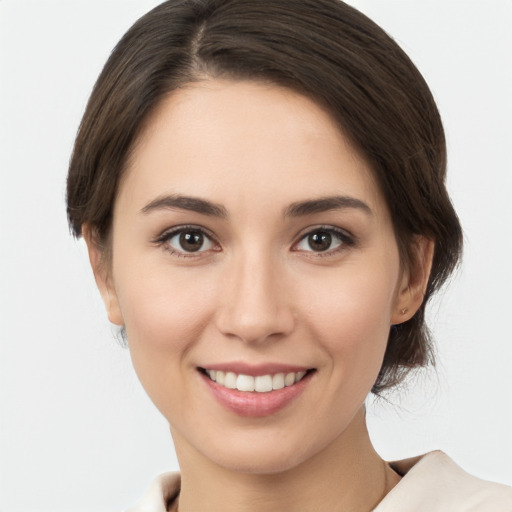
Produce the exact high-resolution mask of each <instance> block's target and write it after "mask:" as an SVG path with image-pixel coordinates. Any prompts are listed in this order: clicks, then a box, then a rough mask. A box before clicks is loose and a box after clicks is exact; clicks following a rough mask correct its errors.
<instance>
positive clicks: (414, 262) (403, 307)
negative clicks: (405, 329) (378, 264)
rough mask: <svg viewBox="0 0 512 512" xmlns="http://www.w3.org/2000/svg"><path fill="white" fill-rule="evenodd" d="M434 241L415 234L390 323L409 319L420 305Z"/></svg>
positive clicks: (427, 278) (430, 263) (399, 322)
mask: <svg viewBox="0 0 512 512" xmlns="http://www.w3.org/2000/svg"><path fill="white" fill-rule="evenodd" d="M433 258H434V242H433V241H432V240H429V239H428V238H426V237H424V236H417V237H415V239H414V242H413V246H412V248H411V257H410V261H409V264H408V266H407V269H406V270H405V271H404V272H403V275H402V279H401V282H400V286H399V289H398V295H397V300H396V304H395V308H394V312H393V316H392V318H391V323H392V324H401V323H404V322H406V321H407V320H409V319H411V318H412V317H413V316H414V315H415V313H416V311H418V309H419V308H420V307H421V305H422V303H423V298H424V297H425V292H426V290H427V285H428V280H429V277H430V270H431V268H432V260H433Z"/></svg>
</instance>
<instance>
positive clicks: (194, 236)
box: [157, 227, 216, 255]
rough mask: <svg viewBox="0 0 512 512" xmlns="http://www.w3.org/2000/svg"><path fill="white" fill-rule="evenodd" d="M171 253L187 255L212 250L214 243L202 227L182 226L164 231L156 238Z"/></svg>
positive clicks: (214, 246)
mask: <svg viewBox="0 0 512 512" xmlns="http://www.w3.org/2000/svg"><path fill="white" fill-rule="evenodd" d="M157 241H158V242H159V243H161V244H164V245H166V247H167V249H169V250H170V251H171V252H172V253H176V254H178V255H179V254H181V255H188V254H190V253H201V252H205V251H210V250H214V249H215V248H216V244H215V243H214V242H213V240H212V239H211V237H210V236H208V235H207V234H206V233H205V232H204V231H203V230H202V229H199V228H194V227H182V228H180V229H175V230H172V231H168V232H166V233H164V234H163V235H162V236H161V237H160V238H159V239H158V240H157Z"/></svg>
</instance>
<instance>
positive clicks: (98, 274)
mask: <svg viewBox="0 0 512 512" xmlns="http://www.w3.org/2000/svg"><path fill="white" fill-rule="evenodd" d="M82 236H83V238H84V240H85V243H86V245H87V251H88V253H89V262H90V264H91V268H92V271H93V274H94V279H95V280H96V285H97V287H98V290H99V291H100V294H101V298H102V299H103V303H104V304H105V309H106V310H107V315H108V319H109V320H110V322H112V323H113V324H116V325H120V326H122V325H124V321H123V316H122V314H121V309H120V307H119V301H118V298H117V293H116V290H115V287H114V283H113V280H112V273H111V269H110V263H109V262H108V261H107V258H106V255H105V249H104V248H103V247H102V246H101V244H100V242H99V240H98V236H97V234H96V233H95V230H94V228H92V227H91V226H89V225H84V226H83V227H82Z"/></svg>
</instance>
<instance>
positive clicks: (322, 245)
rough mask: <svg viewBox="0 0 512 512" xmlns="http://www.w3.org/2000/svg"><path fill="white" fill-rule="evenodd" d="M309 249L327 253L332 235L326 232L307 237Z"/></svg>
mask: <svg viewBox="0 0 512 512" xmlns="http://www.w3.org/2000/svg"><path fill="white" fill-rule="evenodd" d="M307 240H308V245H309V247H310V248H311V249H312V250H313V251H316V252H320V251H327V250H328V249H330V248H331V244H332V235H331V234H330V233H328V232H327V231H317V232H316V233H312V234H310V235H309V236H308V237H307Z"/></svg>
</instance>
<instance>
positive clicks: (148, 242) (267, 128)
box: [84, 79, 433, 512]
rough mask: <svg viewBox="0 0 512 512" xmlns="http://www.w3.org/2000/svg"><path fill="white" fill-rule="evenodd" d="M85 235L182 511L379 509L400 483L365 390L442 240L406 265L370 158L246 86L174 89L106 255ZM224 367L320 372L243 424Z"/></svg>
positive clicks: (143, 149)
mask: <svg viewBox="0 0 512 512" xmlns="http://www.w3.org/2000/svg"><path fill="white" fill-rule="evenodd" d="M183 197H186V198H187V199H185V200H184V199H183ZM333 197H335V198H336V199H335V200H334V201H333V200H330V203H328V202H326V201H323V202H322V201H320V202H319V201H318V200H319V199H325V198H333ZM340 197H341V199H340ZM197 199H200V200H202V202H201V201H197ZM312 201H313V202H314V201H316V203H312ZM304 205H306V206H307V205H309V208H308V207H305V206H304ZM311 205H313V206H314V208H312V207H311ZM84 237H85V239H86V242H87V244H88V248H89V254H90V259H91V264H92V267H93V270H94V273H95V277H96V280H97V283H98V287H99V289H100V291H101V294H102V297H103V299H104V302H105V305H106V309H107V312H108V316H109V319H110V321H111V322H113V323H115V324H117V325H122V326H125V328H126V333H127V337H128V343H129V348H130V353H131V357H132V361H133V365H134V368H135V370H136V372H137V374H138V376H139V378H140V380H141V382H142V384H143V386H144V388H145V389H146V391H147V393H148V395H149V396H150V398H151V399H152V400H153V402H154V403H155V405H156V406H157V407H158V409H159V410H160V411H161V412H162V414H163V415H164V416H165V417H166V418H167V420H168V421H169V424H170V429H171V433H172V436H173V439H174V443H175V446H176V453H177V456H178V460H179V463H180V468H181V474H182V488H181V493H180V497H179V510H180V512H189V511H197V510H208V511H221V510H222V511H223V512H226V511H230V510H233V511H237V512H240V511H252V510H258V511H261V510H287V511H292V512H293V511H297V512H299V511H300V512H307V511H313V510H330V511H336V510H340V511H341V510H351V511H369V510H371V509H372V508H373V507H375V506H376V505H377V503H378V502H379V501H380V500H381V499H382V498H383V497H384V496H385V495H386V494H387V493H388V492H389V491H390V490H391V489H392V488H393V487H394V486H395V485H396V484H397V483H398V481H399V476H398V475H397V474H396V473H394V472H393V470H392V469H391V468H390V467H389V466H388V465H387V464H385V463H384V461H383V460H382V459H381V458H380V457H379V456H378V454H377V453H376V452H375V451H374V449H373V447H372V444H371V441H370V439H369V436H368V432H367V429H366V423H365V409H364V401H365V398H366V397H367V395H368V393H369V392H370V389H371V387H372V385H373V383H374V382H375V380H376V378H377V374H378V372H379V369H380V367H381V364H382V360H383V356H384V352H385V348H386V343H387V339H388V333H389V329H390V326H391V325H392V324H397V323H401V322H404V321H406V320H407V319H408V318H410V317H411V316H412V315H413V314H414V313H415V311H416V310H417V308H418V307H419V306H420V305H421V303H422V300H423V296H424V292H425V287H426V283H427V280H428V275H429V271H430V264H431V260H432V252H433V244H432V242H430V241H428V240H426V239H423V238H417V239H416V241H415V247H414V251H413V252H414V254H415V255H416V257H415V258H413V261H412V262H411V263H410V264H409V265H408V266H407V267H405V266H404V265H403V264H402V263H401V261H400V257H399V252H398V248H397V243H396V239H395V235H394V230H393V225H392V222H391V218H390V214H389V210H388V208H387V205H386V204H385V201H384V198H383V196H382V194H381V192H380V190H379V188H378V186H377V184H376V182H375V180H374V178H373V175H372V172H371V169H370V167H369V165H368V164H367V163H366V162H365V160H364V158H362V157H361V156H360V155H359V154H358V152H357V151H355V149H354V148H353V147H352V146H351V144H350V143H349V142H348V140H347V138H346V137H345V136H344V135H343V133H342V132H341V131H340V129H339V128H338V126H337V125H336V123H335V122H334V121H333V119H332V118H331V117H330V116H329V115H328V114H327V113H326V112H325V111H324V110H323V109H322V108H321V107H320V106H318V105H317V104H316V103H314V102H313V101H311V100H310V99H308V98H306V97H304V96H302V95H300V94H298V93H296V92H294V91H291V90H289V89H286V88H281V87H278V86H275V85H271V84H264V83H255V82H248V81H225V80H217V79H205V80H202V81H199V82H195V83H193V84H190V85H188V86H187V87H184V88H181V89H179V90H178V91H175V92H173V93H172V94H170V95H169V96H168V97H167V98H166V99H165V100H164V101H163V102H162V103H161V105H159V107H158V108H157V110H156V111H155V113H154V114H153V116H152V117H151V118H150V119H149V121H148V123H147V124H146V126H145V129H144V131H143V133H142V135H141V137H140V139H139V141H138V143H137V145H136V147H135V151H134V153H133V157H132V159H131V160H130V162H129V166H128V168H127V169H126V172H125V174H124V176H123V179H122V181H121V184H120V188H119V192H118V196H117V198H116V202H115V208H114V217H113V228H112V236H111V242H110V243H111V247H110V251H109V252H108V254H105V253H103V252H102V250H101V248H100V246H99V244H97V243H96V241H95V236H94V231H93V230H92V229H91V228H90V227H89V226H84ZM404 310H406V312H405V313H404ZM226 362H245V363H249V364H265V363H270V362H273V363H284V364H290V365H297V366H305V367H307V368H311V369H314V372H313V374H312V375H311V376H310V378H309V382H308V384H307V386H306V388H305V390H304V392H303V393H302V394H301V395H300V396H298V397H297V398H296V399H295V400H294V401H292V402H291V403H290V404H288V405H287V406H286V407H285V408H283V409H281V410H279V411H278V412H277V413H275V414H272V415H270V416H265V417H256V418H254V417H242V416H240V415H237V414H235V413H234V412H233V411H231V410H228V409H226V408H225V407H223V406H222V405H221V404H220V403H219V402H218V401H217V400H215V399H214V398H213V396H212V394H211V393H210V391H209V389H207V385H205V381H204V375H202V374H201V373H200V371H199V370H198V369H199V368H208V366H209V365H214V364H222V363H226Z"/></svg>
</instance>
